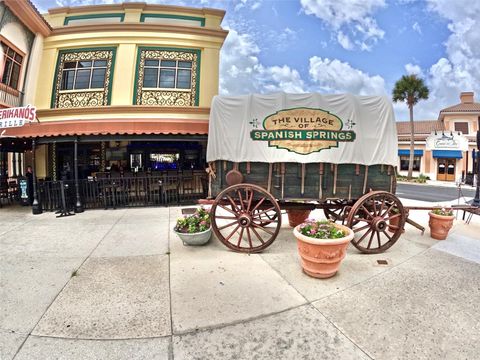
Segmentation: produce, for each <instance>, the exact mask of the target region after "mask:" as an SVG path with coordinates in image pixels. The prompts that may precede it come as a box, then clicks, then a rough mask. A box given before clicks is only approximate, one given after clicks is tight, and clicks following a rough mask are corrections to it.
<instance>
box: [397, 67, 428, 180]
mask: <svg viewBox="0 0 480 360" xmlns="http://www.w3.org/2000/svg"><path fill="white" fill-rule="evenodd" d="M428 94H429V90H428V88H427V87H426V86H425V84H424V83H423V80H422V79H420V78H418V77H417V76H416V75H403V76H402V78H401V79H400V80H398V81H397V82H396V83H395V87H394V88H393V92H392V96H393V101H394V102H397V101H401V102H406V103H407V106H408V110H410V159H409V161H408V176H407V178H408V180H410V179H411V178H412V172H413V155H414V154H413V152H414V149H413V145H414V141H415V139H414V136H415V130H414V128H413V106H414V105H416V104H417V103H418V101H419V100H422V99H423V100H426V99H428Z"/></svg>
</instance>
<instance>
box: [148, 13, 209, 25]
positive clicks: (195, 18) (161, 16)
mask: <svg viewBox="0 0 480 360" xmlns="http://www.w3.org/2000/svg"><path fill="white" fill-rule="evenodd" d="M147 18H157V19H178V20H191V21H198V22H200V26H201V27H205V18H204V17H198V16H184V15H172V14H142V15H140V22H141V23H143V22H145V19H147Z"/></svg>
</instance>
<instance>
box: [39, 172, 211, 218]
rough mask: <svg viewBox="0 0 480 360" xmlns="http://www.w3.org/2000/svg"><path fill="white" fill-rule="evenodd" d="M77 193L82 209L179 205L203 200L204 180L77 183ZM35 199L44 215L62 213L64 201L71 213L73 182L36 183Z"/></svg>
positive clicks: (180, 178)
mask: <svg viewBox="0 0 480 360" xmlns="http://www.w3.org/2000/svg"><path fill="white" fill-rule="evenodd" d="M79 190H80V200H81V202H82V205H83V207H84V208H85V209H101V208H105V209H108V208H113V209H115V208H120V207H142V206H168V205H180V204H187V203H194V202H195V201H196V200H198V199H201V198H204V197H205V196H206V194H207V176H206V175H203V174H201V175H200V174H193V175H188V176H184V175H180V174H179V175H175V176H167V175H164V176H146V177H118V178H108V179H93V180H79ZM62 192H63V194H62ZM38 196H39V200H40V202H41V204H42V206H43V209H44V210H45V211H57V210H59V209H62V207H63V199H65V200H64V201H65V204H66V206H67V208H68V209H73V208H74V205H75V202H76V194H75V183H74V181H73V180H68V181H44V182H39V186H38ZM62 196H63V198H62Z"/></svg>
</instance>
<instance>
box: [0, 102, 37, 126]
mask: <svg viewBox="0 0 480 360" xmlns="http://www.w3.org/2000/svg"><path fill="white" fill-rule="evenodd" d="M36 117H37V109H36V108H35V106H31V105H27V106H23V107H16V108H7V109H2V110H0V129H2V128H12V127H21V126H23V125H25V124H26V123H29V122H32V121H34V120H35V119H36Z"/></svg>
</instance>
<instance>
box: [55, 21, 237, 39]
mask: <svg viewBox="0 0 480 360" xmlns="http://www.w3.org/2000/svg"><path fill="white" fill-rule="evenodd" d="M100 31H101V32H106V31H155V32H166V33H179V34H188V35H200V36H213V37H218V38H221V39H222V40H225V38H226V37H227V35H228V31H227V30H223V29H212V28H207V27H196V26H186V25H165V24H154V23H114V24H101V25H99V24H95V25H93V24H88V25H74V26H65V27H58V28H54V29H53V31H52V34H51V35H52V36H54V35H71V34H81V33H87V32H100Z"/></svg>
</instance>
